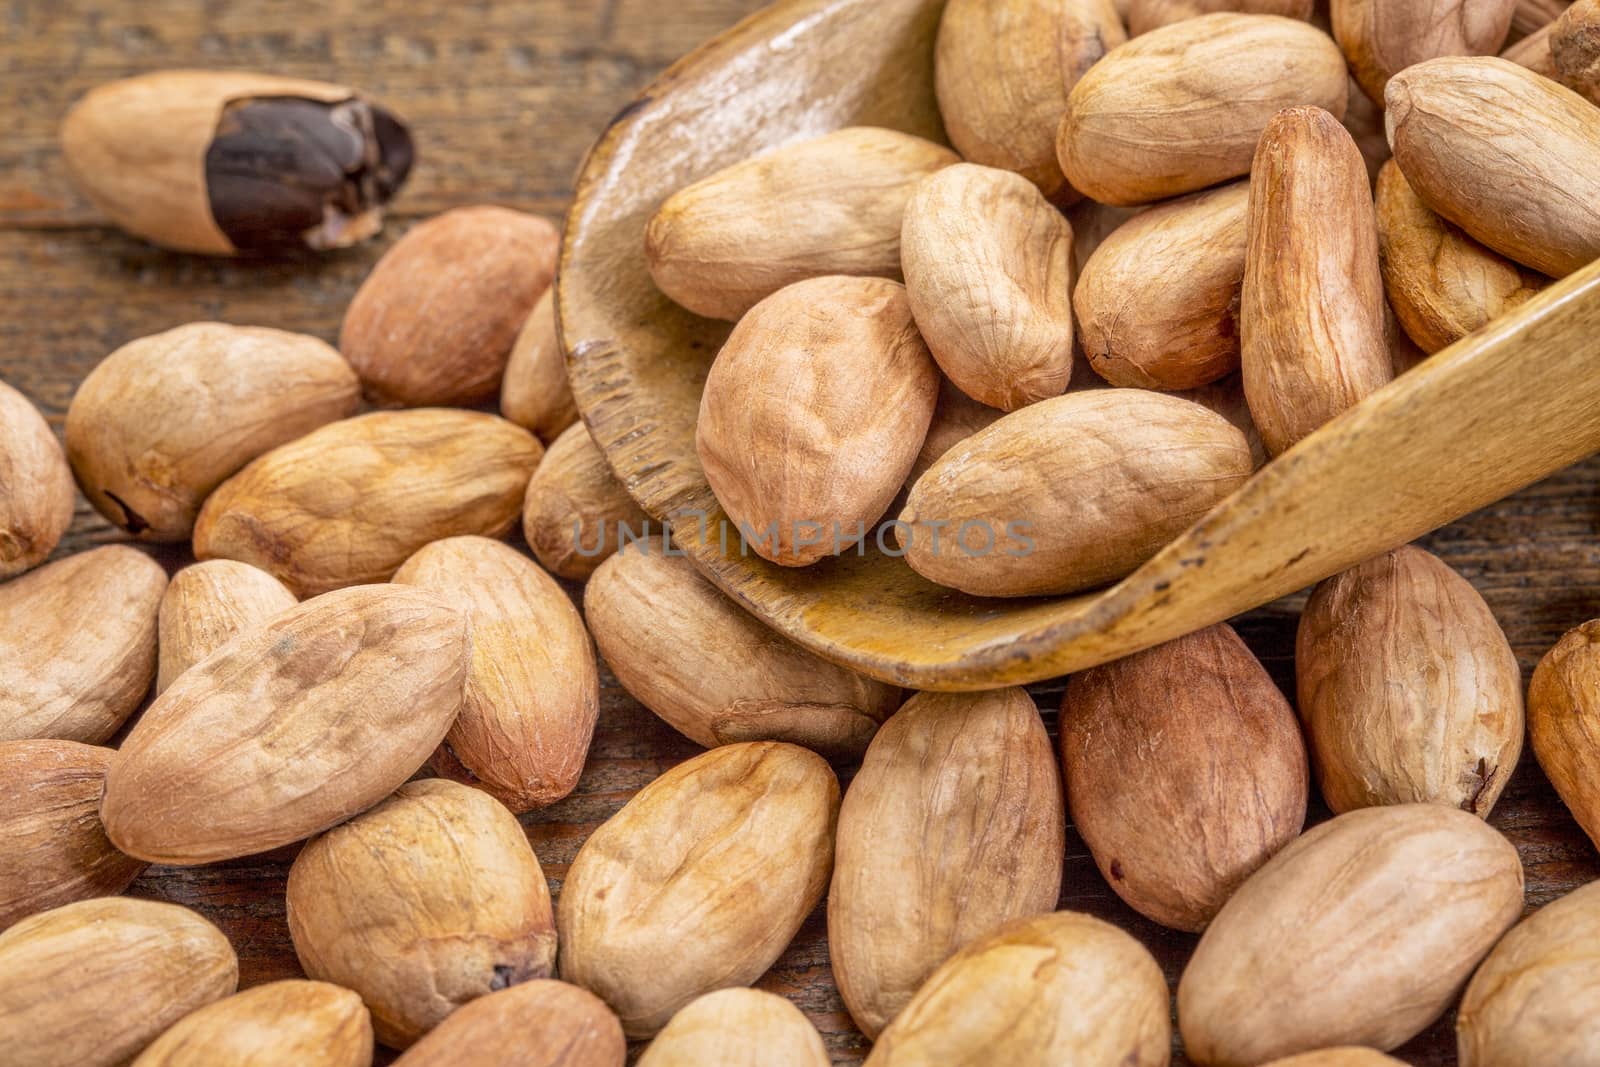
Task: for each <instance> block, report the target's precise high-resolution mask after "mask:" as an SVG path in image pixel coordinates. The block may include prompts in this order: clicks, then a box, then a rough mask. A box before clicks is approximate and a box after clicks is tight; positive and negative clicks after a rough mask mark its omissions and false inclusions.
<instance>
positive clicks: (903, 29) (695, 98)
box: [557, 0, 1600, 690]
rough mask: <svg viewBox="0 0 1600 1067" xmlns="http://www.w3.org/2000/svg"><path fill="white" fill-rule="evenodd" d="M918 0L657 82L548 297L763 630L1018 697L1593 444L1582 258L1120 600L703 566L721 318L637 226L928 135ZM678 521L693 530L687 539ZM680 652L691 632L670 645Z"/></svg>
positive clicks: (613, 427) (827, 20) (617, 447)
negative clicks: (733, 189)
mask: <svg viewBox="0 0 1600 1067" xmlns="http://www.w3.org/2000/svg"><path fill="white" fill-rule="evenodd" d="M942 7H943V4H942V3H941V2H939V0H789V2H785V3H779V4H777V5H775V6H774V7H771V8H768V9H766V10H764V11H761V12H759V13H757V14H756V15H754V16H752V17H751V18H749V19H746V20H745V21H744V22H742V23H740V24H739V25H738V26H735V27H734V28H733V29H731V30H729V31H728V32H727V33H725V34H723V35H722V36H721V37H718V38H716V39H715V40H713V41H711V42H710V43H709V44H707V45H705V46H704V47H702V48H701V49H699V50H698V51H696V52H695V53H693V54H692V55H690V56H688V57H687V58H686V59H684V60H682V61H681V62H679V63H678V64H677V65H676V66H674V67H673V68H672V69H671V70H669V71H667V73H666V74H664V75H663V76H662V77H661V78H660V79H659V80H658V81H657V82H656V83H655V84H654V85H653V86H651V87H650V88H649V89H648V90H646V91H645V92H644V94H643V95H642V96H640V97H639V99H638V100H636V101H635V102H634V103H633V104H631V105H629V106H628V107H627V108H626V109H624V110H623V112H622V113H621V114H620V115H618V116H617V118H616V120H615V121H614V122H613V123H612V125H611V127H610V128H609V129H608V130H607V131H606V133H605V135H604V136H603V137H602V138H601V139H600V141H599V143H598V144H597V145H596V146H595V148H594V149H593V151H592V152H591V154H590V156H589V159H588V161H587V163H586V164H585V166H584V170H583V174H582V176H581V178H580V180H579V185H578V194H577V200H576V203H575V204H574V206H573V209H572V212H571V215H570V216H569V217H568V220H567V232H566V241H565V245H564V247H563V249H562V257H561V274H560V282H559V289H558V294H557V300H558V306H559V318H560V329H561V335H562V338H563V341H564V343H565V345H566V348H567V351H568V353H569V357H568V358H569V363H568V366H569V369H570V372H571V376H572V382H573V387H574V390H575V392H576V394H577V399H578V406H579V407H580V408H581V409H582V411H583V416H584V419H585V421H586V422H587V423H588V425H589V429H590V431H591V432H592V433H593V435H594V438H595V440H596V441H597V442H598V443H599V445H600V447H601V448H602V449H603V450H604V452H605V454H606V457H607V459H609V460H610V462H611V465H612V467H613V468H615V470H616V472H617V474H618V475H619V476H620V477H621V478H622V479H623V481H624V483H625V484H626V485H627V487H628V490H629V492H631V493H632V494H633V496H634V497H635V498H636V499H637V500H638V501H639V503H640V504H641V505H642V506H643V507H644V508H645V510H646V511H648V512H649V513H650V514H651V515H652V516H654V517H656V518H658V519H661V518H668V517H673V516H678V518H677V519H676V521H675V522H674V527H673V529H674V535H675V538H676V541H677V543H678V544H679V546H680V547H681V548H683V549H684V550H685V551H686V552H687V553H688V555H689V556H690V558H691V559H692V560H693V561H694V563H695V565H696V566H697V567H698V568H699V569H700V570H701V571H702V572H703V573H704V574H706V575H707V576H709V577H710V578H711V579H712V580H713V581H714V582H715V583H716V584H717V585H718V586H720V587H721V588H722V589H723V590H724V591H725V592H727V593H728V594H729V595H730V596H732V597H733V598H734V599H735V600H737V601H738V602H739V603H740V604H741V605H743V606H744V607H745V608H747V609H748V610H750V611H752V612H754V613H755V614H756V615H757V616H759V617H760V618H762V619H763V620H765V621H766V622H767V623H768V624H770V625H771V626H772V627H774V628H775V629H777V630H778V631H780V632H782V633H784V634H786V635H787V636H789V637H790V638H792V639H794V640H796V641H798V642H800V643H801V644H803V645H806V646H807V647H809V648H812V649H814V650H816V651H817V652H819V653H821V654H822V655H824V656H827V657H828V658H829V659H833V660H837V661H839V662H840V663H845V664H848V665H850V666H852V667H854V668H856V669H858V670H860V671H862V672H864V673H866V674H870V675H873V676H874V677H877V678H882V679H885V680H887V681H892V682H897V683H899V684H901V685H905V686H909V687H912V688H916V689H942V690H962V689H987V688H994V687H997V686H1005V685H1017V684H1022V683H1026V682H1033V681H1037V680H1039V679H1042V678H1048V677H1052V676H1056V675H1062V674H1067V673H1070V672H1072V671H1077V670H1081V669H1083V668H1085V667H1089V666H1092V665H1094V664H1097V663H1102V662H1105V661H1107V660H1111V659H1115V658H1117V657H1119V656H1124V655H1127V654H1129V653H1131V652H1135V651H1137V650H1139V649H1142V648H1146V647H1149V646H1150V645H1153V644H1157V643H1159V642H1161V641H1166V640H1170V639H1172V638H1174V637H1178V636H1180V635H1182V634H1184V633H1188V632H1190V631H1193V630H1197V629H1199V628H1201V627H1204V626H1208V625H1210V624H1212V623H1214V622H1218V621H1221V620H1223V619H1226V618H1229V617H1231V616H1233V615H1236V614H1238V613H1240V612H1243V611H1247V610H1249V609H1251V608H1254V607H1258V606H1260V605H1262V604H1265V603H1268V602H1269V601H1272V600H1275V599H1277V598H1278V597H1280V596H1283V595H1285V594H1288V593H1291V592H1293V591H1295V590H1297V589H1300V588H1302V587H1304V586H1306V585H1309V584H1311V583H1313V582H1316V581H1318V580H1320V579H1322V578H1325V577H1327V576H1328V575H1331V574H1335V573H1337V572H1338V571H1340V570H1343V569H1344V568H1346V567H1349V566H1351V565H1352V564H1355V563H1357V562H1359V561H1361V560H1363V559H1366V558H1368V557H1370V556H1373V555H1377V554H1379V553H1381V552H1384V551H1387V550H1388V549H1390V548H1393V547H1395V546H1397V545H1401V544H1404V543H1406V542H1408V541H1410V540H1412V539H1413V538H1416V537H1417V536H1419V535H1421V534H1423V533H1426V532H1427V531H1429V530H1432V529H1434V528H1436V527H1438V526H1442V525H1444V524H1445V523H1448V522H1451V521H1454V520H1455V519H1457V518H1460V517H1461V516H1462V515H1465V514H1467V513H1468V512H1471V511H1473V510H1475V509H1477V508H1479V507H1482V506H1483V505H1485V504H1488V503H1491V502H1493V501H1495V500H1497V499H1499V498H1500V497H1502V496H1505V495H1507V494H1509V493H1511V492H1514V491H1515V490H1517V489H1519V488H1521V487H1523V486H1525V485H1528V484H1529V483H1531V482H1534V481H1537V480H1538V479H1540V478H1542V477H1544V476H1545V475H1548V474H1550V473H1552V472H1553V471H1556V470H1559V469H1560V468H1562V467H1564V466H1567V465H1569V464H1571V463H1574V462H1576V461H1578V460H1580V459H1582V458H1584V457H1586V456H1588V455H1591V454H1592V453H1594V452H1596V451H1600V264H1597V265H1593V266H1591V267H1589V268H1587V269H1585V270H1583V271H1581V272H1579V273H1578V274H1576V275H1574V276H1573V277H1571V278H1568V279H1567V280H1565V281H1563V282H1561V283H1559V284H1557V285H1555V286H1553V287H1551V288H1550V289H1549V290H1548V291H1547V292H1545V293H1543V294H1541V295H1540V296H1539V297H1538V298H1536V299H1534V300H1533V301H1531V302H1529V303H1528V304H1527V305H1525V306H1524V307H1522V308H1520V309H1518V310H1517V311H1516V312H1514V313H1512V314H1510V315H1508V316H1506V317H1505V318H1503V319H1502V320H1500V321H1498V322H1496V323H1494V324H1493V325H1491V326H1490V327H1489V328H1487V329H1485V330H1483V331H1481V332H1480V333H1478V334H1477V335H1475V336H1473V337H1471V338H1468V339H1467V340H1464V341H1462V342H1461V343H1459V344H1457V345H1455V346H1453V347H1452V348H1450V349H1448V350H1446V351H1444V352H1441V353H1439V354H1438V355H1436V356H1434V357H1433V358H1432V359H1429V360H1428V361H1427V362H1425V363H1423V364H1422V365H1421V366H1420V367H1418V368H1417V369H1415V370H1413V371H1411V372H1409V373H1407V374H1406V375H1404V376H1403V377H1401V378H1400V379H1398V380H1397V381H1395V382H1394V383H1393V384H1392V385H1390V386H1389V387H1387V388H1386V389H1384V390H1383V391H1382V392H1380V393H1378V394H1376V395H1374V396H1372V397H1370V398H1368V399H1367V401H1366V402H1364V403H1363V404H1361V405H1360V406H1359V407H1357V408H1355V409H1354V410H1352V411H1349V412H1347V413H1346V414H1344V415H1343V416H1341V417H1340V418H1339V419H1337V420H1335V421H1334V422H1332V423H1330V424H1328V425H1327V426H1325V427H1324V428H1322V429H1321V430H1319V431H1318V432H1317V433H1315V434H1314V435H1312V436H1311V437H1309V438H1307V439H1306V440H1304V441H1302V442H1301V443H1300V444H1299V445H1297V446H1296V447H1295V448H1294V449H1292V450H1291V451H1289V452H1287V453H1285V454H1284V455H1283V456H1281V457H1279V458H1278V459H1277V460H1275V461H1273V462H1272V463H1271V464H1269V465H1268V466H1267V467H1265V468H1263V469H1262V470H1261V472H1260V473H1258V474H1257V475H1256V476H1255V478H1254V479H1252V480H1251V481H1250V482H1249V483H1248V484H1247V485H1245V486H1244V488H1242V489H1240V490H1239V492H1237V493H1236V494H1234V496H1232V497H1231V498H1230V499H1228V500H1226V501H1224V502H1223V503H1222V504H1221V505H1219V506H1218V507H1217V508H1216V509H1215V510H1214V511H1212V513H1211V514H1210V515H1208V516H1206V517H1205V518H1204V519H1202V520H1201V521H1200V522H1199V523H1198V524H1197V525H1196V526H1195V527H1194V528H1193V529H1191V530H1190V531H1189V532H1188V533H1187V534H1185V535H1184V536H1183V537H1181V538H1179V539H1178V540H1177V541H1175V542H1174V543H1172V544H1171V545H1168V546H1167V547H1166V548H1165V549H1164V550H1163V551H1162V552H1161V553H1160V554H1159V555H1157V556H1156V557H1155V558H1154V559H1152V560H1151V561H1150V562H1149V563H1147V564H1145V565H1144V566H1143V567H1141V568H1140V569H1139V570H1138V571H1136V572H1135V573H1134V574H1132V575H1130V576H1129V577H1128V578H1126V579H1125V580H1123V581H1122V582H1121V583H1119V584H1118V585H1116V586H1114V587H1112V588H1110V589H1107V590H1104V591H1103V592H1100V593H1096V594H1091V595H1085V596H1073V597H1063V598H1055V599H1034V600H1017V601H1012V600H985V599H979V598H975V597H969V596H966V595H964V594H961V593H957V592H954V591H952V590H948V589H943V588H940V587H938V586H935V585H932V584H931V583H929V582H927V581H925V580H924V579H922V578H921V577H919V576H918V575H917V574H915V573H914V572H913V571H912V570H911V569H910V568H909V567H908V566H907V565H906V564H905V562H904V561H903V560H900V559H894V558H889V557H886V556H884V555H881V554H878V553H876V552H874V551H869V554H868V555H866V556H864V557H857V556H846V557H842V558H839V559H836V560H830V561H828V562H825V563H822V564H819V565H817V566H813V567H808V568H804V569H799V570H791V569H787V568H783V567H778V566H774V565H772V564H769V563H767V562H766V561H764V560H762V559H760V558H758V557H756V556H754V555H753V554H751V555H748V556H740V555H739V554H738V553H737V545H738V538H737V536H736V535H735V536H734V537H733V539H732V547H733V549H734V551H733V552H731V553H729V554H728V555H726V556H725V555H724V553H723V551H722V549H721V547H720V545H719V543H718V538H717V529H718V527H717V523H718V522H719V521H720V520H721V519H722V518H723V515H722V512H721V510H720V509H719V508H718V507H717V503H716V499H715V498H714V497H713V495H712V493H711V490H710V487H709V486H707V484H706V481H705V477H704V475H703V473H702V471H701V469H700V464H699V461H698V459H697V458H696V456H695V448H694V423H695V415H696V411H697V408H698V404H699V399H700V390H701V385H702V383H703V382H704V380H705V374H706V370H707V368H709V366H710V364H711V360H712V358H713V357H714V356H715V355H716V353H717V349H718V348H719V347H720V346H721V344H722V341H723V340H724V338H725V337H726V336H727V333H728V329H729V326H728V324H726V323H718V322H711V321H708V320H705V319H700V318H697V317H695V316H693V315H691V314H689V313H688V312H686V311H683V310H682V309H680V308H678V307H677V306H676V305H674V304H672V303H671V302H670V301H669V300H667V298H666V297H664V296H662V295H661V293H660V292H659V291H657V289H656V287H655V285H654V284H653V283H652V282H651V280H650V276H649V274H648V272H647V271H646V269H645V262H644V252H643V249H644V230H645V224H646V223H647V222H648V221H649V219H650V216H651V215H652V214H653V213H654V211H655V209H656V207H657V206H658V205H659V204H660V203H661V202H662V201H663V200H664V199H665V198H666V197H667V196H668V195H669V194H671V193H673V192H675V191H677V190H678V189H680V188H682V187H683V186H685V185H687V184H689V183H690V182H692V181H694V180H696V179H699V178H702V177H704V176H706V175H707V174H710V173H712V172H713V171H716V170H719V169H721V168H723V167H725V166H728V165H730V164H732V163H736V162H738V161H739V160H742V159H746V158H748V157H750V156H753V155H756V154H757V153H759V152H762V151H765V150H767V149H770V148H773V147H775V146H777V145H780V144H784V143H786V142H790V141H794V140H799V139H802V138H806V137H813V136H817V135H820V134H823V133H827V132H828V131H830V130H833V129H837V128H839V127H841V126H849V125H876V126H889V127H894V128H896V129H901V130H907V131H909V132H912V133H916V134H920V135H922V136H926V137H933V138H941V139H942V132H941V127H940V123H939V117H938V109H937V107H936V106H935V103H934V98H933V74H932V66H933V62H932V56H933V39H934V35H935V32H936V30H937V28H938V21H939V15H940V11H941V9H942ZM694 513H703V514H704V515H705V516H706V520H705V522H704V523H703V524H702V523H700V522H697V521H696V520H695V518H694ZM685 637H686V639H689V640H692V639H693V638H692V635H685Z"/></svg>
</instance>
